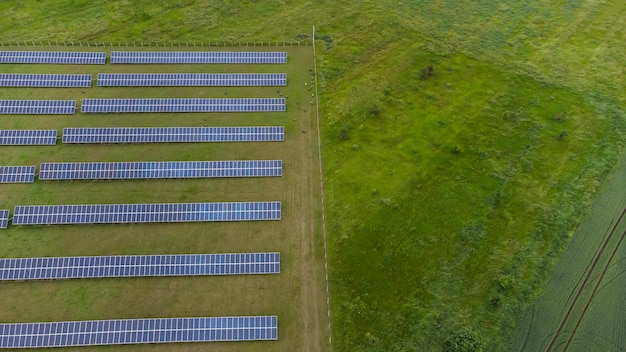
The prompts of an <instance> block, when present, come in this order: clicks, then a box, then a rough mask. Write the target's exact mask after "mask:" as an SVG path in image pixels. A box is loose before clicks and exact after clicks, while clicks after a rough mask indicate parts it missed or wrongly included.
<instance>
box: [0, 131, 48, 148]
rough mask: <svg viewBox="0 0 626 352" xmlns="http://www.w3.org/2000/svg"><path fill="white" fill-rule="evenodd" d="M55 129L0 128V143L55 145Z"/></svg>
mask: <svg viewBox="0 0 626 352" xmlns="http://www.w3.org/2000/svg"><path fill="white" fill-rule="evenodd" d="M55 144H57V131H56V130H0V145H55Z"/></svg>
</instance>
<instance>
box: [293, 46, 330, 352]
mask: <svg viewBox="0 0 626 352" xmlns="http://www.w3.org/2000/svg"><path fill="white" fill-rule="evenodd" d="M312 54H313V53H312ZM316 97H317V94H316ZM316 100H317V99H316ZM316 107H317V106H316ZM308 116H310V118H309V119H308V120H303V121H302V122H301V124H300V128H301V141H300V143H301V148H300V150H302V151H303V155H302V159H301V161H302V164H301V167H300V170H299V171H300V173H301V175H300V177H301V180H302V182H301V184H302V185H303V187H302V189H299V190H296V192H299V195H300V197H302V199H301V201H302V206H301V214H300V215H299V216H298V219H299V221H300V229H299V232H300V233H301V234H302V238H301V243H300V260H301V263H300V265H301V273H300V287H301V310H302V323H303V324H302V327H301V328H300V331H302V332H303V336H302V337H303V339H302V345H301V346H302V349H301V351H308V352H322V351H327V350H328V343H327V342H326V341H328V330H327V329H326V324H325V320H326V315H327V305H326V294H325V287H326V284H325V271H324V268H325V267H324V260H325V256H324V252H323V251H324V243H323V235H324V233H323V230H324V229H323V225H322V223H321V221H322V217H321V215H320V214H321V211H322V210H321V209H320V204H321V194H322V189H321V187H322V184H321V175H320V171H321V170H320V169H319V165H318V161H319V160H320V159H319V158H320V155H319V153H320V152H321V150H320V149H319V144H318V143H319V141H318V135H317V133H316V131H317V115H316V110H315V109H314V108H313V106H311V111H310V114H309V115H308Z"/></svg>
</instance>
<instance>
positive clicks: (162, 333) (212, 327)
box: [0, 315, 278, 348]
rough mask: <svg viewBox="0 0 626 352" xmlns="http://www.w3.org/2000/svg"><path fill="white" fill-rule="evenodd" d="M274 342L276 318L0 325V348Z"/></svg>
mask: <svg viewBox="0 0 626 352" xmlns="http://www.w3.org/2000/svg"><path fill="white" fill-rule="evenodd" d="M277 339H278V317H277V316H275V315H270V316H238V317H210V318H207V317H203V318H150V319H125V320H91V321H64V322H46V323H12V324H0V348H38V347H69V346H95V345H125V344H140V343H167V342H209V341H271V340H277Z"/></svg>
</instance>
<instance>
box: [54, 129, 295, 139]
mask: <svg viewBox="0 0 626 352" xmlns="http://www.w3.org/2000/svg"><path fill="white" fill-rule="evenodd" d="M284 140H285V128H284V127H283V126H249V127H248V126H246V127H104V128H98V127H94V128H89V127H88V128H64V129H63V143H200V142H282V141H284Z"/></svg>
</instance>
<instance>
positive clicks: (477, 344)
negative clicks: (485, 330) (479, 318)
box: [443, 327, 483, 352]
mask: <svg viewBox="0 0 626 352" xmlns="http://www.w3.org/2000/svg"><path fill="white" fill-rule="evenodd" d="M443 350H444V351H445V352H482V351H483V342H482V341H481V339H480V337H479V336H478V333H477V332H476V331H474V330H473V329H471V328H469V327H465V328H462V329H459V330H457V331H455V332H454V333H452V335H450V336H448V338H447V339H446V341H445V342H444V344H443Z"/></svg>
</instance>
